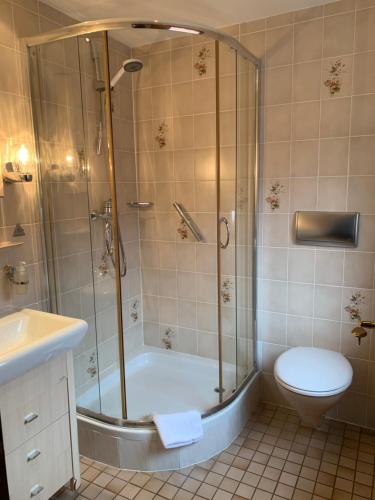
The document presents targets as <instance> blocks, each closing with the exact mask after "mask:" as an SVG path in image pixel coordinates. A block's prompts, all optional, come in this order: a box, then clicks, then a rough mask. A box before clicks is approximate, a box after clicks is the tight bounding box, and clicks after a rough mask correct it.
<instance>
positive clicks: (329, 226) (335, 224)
mask: <svg viewBox="0 0 375 500" xmlns="http://www.w3.org/2000/svg"><path fill="white" fill-rule="evenodd" d="M294 228H295V242H296V243H297V244H298V245H315V246H324V247H344V248H345V247H347V248H353V247H356V246H357V245H358V230H359V213H358V212H348V213H347V212H296V214H295V226H294Z"/></svg>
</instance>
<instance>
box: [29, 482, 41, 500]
mask: <svg viewBox="0 0 375 500" xmlns="http://www.w3.org/2000/svg"><path fill="white" fill-rule="evenodd" d="M43 490H44V486H42V485H40V484H36V485H35V486H33V487H32V488H31V490H30V498H33V497H36V496H37V495H39V493H40V492H41V491H43Z"/></svg>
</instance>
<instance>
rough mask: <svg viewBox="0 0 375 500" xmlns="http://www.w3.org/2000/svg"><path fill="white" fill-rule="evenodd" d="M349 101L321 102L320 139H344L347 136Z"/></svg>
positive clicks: (345, 99)
mask: <svg viewBox="0 0 375 500" xmlns="http://www.w3.org/2000/svg"><path fill="white" fill-rule="evenodd" d="M349 126H350V99H349V98H342V99H334V100H331V101H328V100H324V101H322V112H321V123H320V137H345V136H347V135H349Z"/></svg>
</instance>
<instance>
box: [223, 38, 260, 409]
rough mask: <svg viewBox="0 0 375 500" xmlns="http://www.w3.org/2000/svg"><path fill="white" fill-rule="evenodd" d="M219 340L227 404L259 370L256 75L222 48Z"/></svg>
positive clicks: (240, 59)
mask: <svg viewBox="0 0 375 500" xmlns="http://www.w3.org/2000/svg"><path fill="white" fill-rule="evenodd" d="M219 52H220V57H219V78H218V85H219V103H218V106H219V120H220V149H219V160H220V173H219V179H218V182H219V188H220V201H219V206H218V223H219V229H220V231H219V232H220V241H219V243H218V245H219V255H220V265H219V298H220V304H219V306H220V307H219V311H218V314H219V323H220V330H219V337H220V341H221V351H222V360H223V363H222V374H223V399H224V400H225V399H227V398H228V397H230V396H231V395H232V394H233V392H234V391H235V390H236V389H237V388H238V387H239V386H240V384H241V382H242V381H243V380H245V379H246V377H247V376H248V375H249V374H250V373H251V372H252V370H253V369H254V350H253V328H254V318H253V309H254V308H253V300H254V299H253V281H252V269H253V260H254V253H255V243H254V221H255V207H254V195H253V193H254V182H255V178H254V175H255V152H256V149H255V146H256V130H255V122H256V114H255V109H256V107H255V97H254V96H255V88H256V87H255V69H254V67H253V65H252V64H251V63H250V62H248V61H245V60H244V59H243V58H242V57H241V56H240V55H239V54H237V52H236V51H234V50H232V49H230V48H229V47H228V46H226V45H225V44H221V43H220V44H219Z"/></svg>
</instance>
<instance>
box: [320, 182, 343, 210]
mask: <svg viewBox="0 0 375 500" xmlns="http://www.w3.org/2000/svg"><path fill="white" fill-rule="evenodd" d="M346 190H347V178H346V177H322V178H319V179H318V204H317V208H318V210H322V211H331V212H341V211H345V208H346Z"/></svg>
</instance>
